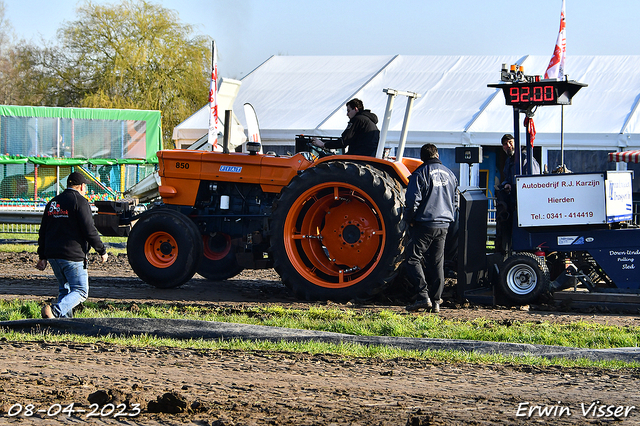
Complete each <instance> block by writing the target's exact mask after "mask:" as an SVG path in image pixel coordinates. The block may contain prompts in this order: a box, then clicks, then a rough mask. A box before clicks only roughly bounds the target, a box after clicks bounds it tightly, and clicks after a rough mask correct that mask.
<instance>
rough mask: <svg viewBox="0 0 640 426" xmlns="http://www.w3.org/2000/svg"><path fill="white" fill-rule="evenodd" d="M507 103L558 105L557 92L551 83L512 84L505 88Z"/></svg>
mask: <svg viewBox="0 0 640 426" xmlns="http://www.w3.org/2000/svg"><path fill="white" fill-rule="evenodd" d="M505 98H506V101H507V105H558V92H557V90H556V88H555V87H554V86H553V85H551V84H534V85H513V86H511V87H509V88H506V90H505Z"/></svg>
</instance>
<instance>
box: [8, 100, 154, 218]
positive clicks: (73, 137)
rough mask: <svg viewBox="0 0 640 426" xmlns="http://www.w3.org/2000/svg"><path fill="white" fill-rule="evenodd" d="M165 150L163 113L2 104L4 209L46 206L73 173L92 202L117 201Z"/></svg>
mask: <svg viewBox="0 0 640 426" xmlns="http://www.w3.org/2000/svg"><path fill="white" fill-rule="evenodd" d="M161 148H162V139H161V117H160V111H139V110H107V109H93V108H50V107H27V106H0V207H10V208H38V207H42V206H44V205H45V204H46V202H47V201H48V200H50V199H51V198H52V197H53V196H55V195H56V194H58V193H59V192H60V191H61V190H64V188H65V187H66V184H65V183H66V177H67V176H68V175H69V173H71V172H72V171H78V172H80V173H83V174H84V175H85V176H86V178H87V180H88V181H89V182H90V183H89V185H88V187H89V188H88V198H89V199H90V200H91V201H95V200H108V199H115V198H117V197H118V194H121V193H123V192H125V191H126V189H127V188H129V187H131V186H133V185H134V184H136V183H137V182H138V181H140V180H142V179H143V178H144V177H146V176H147V175H149V174H150V173H152V172H153V171H154V170H155V164H157V161H158V160H157V157H156V152H157V151H158V150H160V149H161Z"/></svg>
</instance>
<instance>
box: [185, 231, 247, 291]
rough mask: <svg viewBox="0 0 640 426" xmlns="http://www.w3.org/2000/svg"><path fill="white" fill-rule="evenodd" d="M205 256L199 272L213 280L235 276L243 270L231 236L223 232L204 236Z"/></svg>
mask: <svg viewBox="0 0 640 426" xmlns="http://www.w3.org/2000/svg"><path fill="white" fill-rule="evenodd" d="M202 245H203V249H204V250H203V256H202V262H200V266H198V270H197V271H196V272H198V274H200V275H202V276H203V277H205V278H206V279H208V280H211V281H222V280H226V279H228V278H233V277H235V276H236V275H238V274H239V273H240V272H242V270H243V268H242V267H241V266H240V265H238V261H237V260H236V253H235V251H234V250H233V247H232V245H231V237H230V236H229V235H228V234H225V233H222V232H216V233H215V234H213V235H205V236H203V237H202Z"/></svg>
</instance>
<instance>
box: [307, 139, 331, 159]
mask: <svg viewBox="0 0 640 426" xmlns="http://www.w3.org/2000/svg"><path fill="white" fill-rule="evenodd" d="M307 148H309V152H311V153H313V154H315V155H317V156H318V157H320V158H322V157H326V156H328V155H333V152H331V151H329V150H328V149H326V148H321V147H319V146H317V145H315V144H314V143H313V142H311V141H308V142H307Z"/></svg>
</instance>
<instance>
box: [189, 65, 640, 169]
mask: <svg viewBox="0 0 640 426" xmlns="http://www.w3.org/2000/svg"><path fill="white" fill-rule="evenodd" d="M549 59H550V58H549V57H548V56H521V57H518V56H506V55H505V56H405V55H396V56H273V57H271V58H269V59H268V60H266V61H265V62H264V63H263V64H261V65H260V66H259V67H257V68H256V69H255V70H254V71H252V72H251V73H250V74H248V75H247V76H245V77H244V78H243V79H242V86H241V87H240V89H239V91H238V93H237V97H236V99H235V102H234V103H233V110H234V113H235V114H236V116H237V117H238V120H239V122H240V123H241V124H246V120H245V117H244V110H243V105H244V103H251V104H252V105H253V107H254V109H255V111H256V113H257V115H258V119H259V123H260V132H261V138H262V142H263V145H264V148H265V151H269V150H276V149H275V148H276V147H280V148H283V149H281V150H280V152H286V151H293V146H294V140H295V135H297V134H307V135H325V136H339V135H340V134H341V133H342V131H343V130H344V128H345V127H346V124H347V117H346V107H345V106H344V105H345V103H346V102H347V101H348V100H349V99H351V98H360V99H362V100H363V102H364V105H365V108H367V109H371V110H372V111H373V112H374V113H376V114H377V115H378V118H379V120H380V124H379V127H381V122H382V119H383V116H384V111H385V107H386V104H387V95H386V94H385V93H384V92H383V89H386V88H389V89H396V90H400V91H408V92H415V93H418V94H420V95H421V97H420V98H418V99H416V100H415V102H414V106H413V114H412V117H411V121H410V123H409V127H408V130H409V133H408V136H407V144H406V147H407V148H409V149H411V148H418V147H420V146H421V145H422V144H424V143H426V142H432V143H435V144H436V145H438V147H439V148H441V149H442V148H454V147H456V146H462V145H480V146H483V149H484V150H485V152H486V151H487V148H489V150H490V149H494V150H495V152H494V155H496V156H497V155H499V148H498V147H499V146H500V137H501V136H502V135H503V134H504V133H513V109H512V108H511V107H508V106H506V105H505V100H504V96H503V94H502V92H501V90H500V89H496V88H490V87H487V85H488V84H492V83H499V82H500V70H501V68H502V64H507V65H511V64H518V65H521V66H523V67H524V71H525V74H527V75H544V72H545V70H546V67H547V65H548V63H549ZM567 74H568V78H569V79H570V80H575V81H578V82H580V83H585V84H587V85H588V86H587V87H585V88H583V89H581V90H580V91H579V92H578V93H577V94H576V95H575V97H574V98H573V104H572V105H569V106H566V107H564V126H563V127H562V125H561V107H559V106H545V107H539V108H538V110H537V111H536V114H535V117H534V121H535V127H536V130H537V135H536V139H535V144H536V146H537V147H539V148H538V150H541V153H542V154H541V157H542V162H543V164H547V157H548V155H549V153H554V154H553V155H556V157H557V155H558V154H557V153H558V151H559V150H560V146H561V128H563V129H564V147H565V152H569V151H572V150H573V151H574V152H576V151H583V152H585V153H587V152H593V153H599V154H598V155H599V158H600V160H599V161H606V160H607V153H609V152H615V151H627V150H633V149H640V110H639V108H638V104H639V103H640V56H568V57H567ZM405 99H406V98H401V97H398V98H397V99H396V100H395V107H394V111H393V116H392V118H391V121H390V127H389V133H388V136H387V146H389V147H394V146H396V145H397V141H398V140H399V138H400V132H401V129H402V121H403V118H404V113H405V111H404V110H405V105H406V101H405ZM523 119H524V115H521V120H519V121H520V126H521V132H522V134H523V135H524V127H523V126H522V120H523ZM183 124H184V123H183ZM181 126H182V124H181ZM201 133H202V134H205V133H206V128H204V129H201ZM270 147H273V148H270ZM277 151H278V150H276V152H277ZM414 152H415V151H414ZM600 154H601V155H600ZM554 158H555V157H554ZM602 159H604V160H602ZM574 162H577V163H583V161H578V160H577V159H576V160H574ZM493 164H494V166H495V167H493V168H494V169H498V165H497V161H496V160H495V159H494V163H493ZM558 164H559V163H556V164H555V165H558ZM617 164H619V165H621V166H619V167H624V166H625V163H617ZM555 165H552V164H550V165H549V167H550V168H551V167H554V166H555ZM569 165H571V164H569ZM490 173H493V174H494V175H497V172H495V171H494V172H490Z"/></svg>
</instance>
